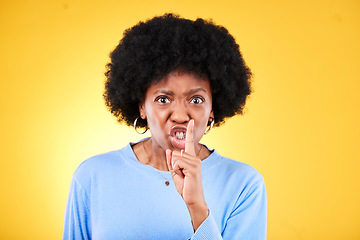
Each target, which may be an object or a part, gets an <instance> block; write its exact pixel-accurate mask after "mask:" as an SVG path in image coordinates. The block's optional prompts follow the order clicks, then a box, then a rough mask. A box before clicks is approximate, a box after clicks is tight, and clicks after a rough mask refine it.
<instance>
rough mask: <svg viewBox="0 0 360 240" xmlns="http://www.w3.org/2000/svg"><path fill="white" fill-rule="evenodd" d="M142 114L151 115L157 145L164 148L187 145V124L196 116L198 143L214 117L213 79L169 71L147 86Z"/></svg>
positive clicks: (153, 139) (181, 147)
mask: <svg viewBox="0 0 360 240" xmlns="http://www.w3.org/2000/svg"><path fill="white" fill-rule="evenodd" d="M140 116H141V117H142V118H146V119H147V122H148V127H149V129H150V131H151V135H152V137H151V138H152V141H153V146H154V144H155V146H158V147H160V148H162V149H163V150H166V149H172V150H174V149H184V148H185V137H186V130H187V125H188V123H189V121H190V120H191V119H193V120H194V136H193V140H194V143H195V147H197V145H198V143H199V141H200V139H201V138H202V136H203V135H204V132H205V130H206V127H207V124H208V122H209V121H212V119H213V118H214V115H213V111H212V98H211V88H210V82H209V80H208V79H207V78H200V77H198V76H196V75H194V74H191V73H179V72H178V71H174V72H172V73H170V74H168V75H167V76H165V77H164V78H163V79H161V81H160V82H158V83H156V84H153V85H151V86H150V87H149V88H148V89H147V91H146V94H145V101H144V102H143V103H142V104H141V105H140Z"/></svg>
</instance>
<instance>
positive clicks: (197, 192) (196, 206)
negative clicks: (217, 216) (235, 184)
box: [166, 120, 208, 230]
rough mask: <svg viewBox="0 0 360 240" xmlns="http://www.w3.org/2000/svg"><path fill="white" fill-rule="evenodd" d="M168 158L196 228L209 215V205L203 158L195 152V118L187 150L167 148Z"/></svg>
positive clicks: (189, 124)
mask: <svg viewBox="0 0 360 240" xmlns="http://www.w3.org/2000/svg"><path fill="white" fill-rule="evenodd" d="M166 160H167V164H168V168H169V170H170V173H171V175H172V178H173V179H174V184H175V186H176V189H177V191H178V192H179V194H180V195H181V197H182V198H183V199H184V201H185V204H186V206H187V207H188V209H189V212H190V216H191V219H192V222H193V227H194V230H196V229H197V228H198V227H199V226H200V224H201V223H202V222H203V221H204V220H205V219H206V217H207V216H208V207H207V205H206V202H205V198H204V193H203V187H202V177H201V159H200V158H199V157H198V156H196V153H195V143H194V120H190V121H189V123H188V126H187V130H186V143H185V150H175V151H171V150H169V149H167V150H166Z"/></svg>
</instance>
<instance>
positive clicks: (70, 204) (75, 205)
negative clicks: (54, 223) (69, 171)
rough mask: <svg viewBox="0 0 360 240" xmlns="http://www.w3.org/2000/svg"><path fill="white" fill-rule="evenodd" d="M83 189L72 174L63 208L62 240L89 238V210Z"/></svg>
mask: <svg viewBox="0 0 360 240" xmlns="http://www.w3.org/2000/svg"><path fill="white" fill-rule="evenodd" d="M87 203H88V201H87V196H86V192H85V191H84V189H83V188H82V187H81V185H80V184H79V183H78V181H77V180H76V177H75V176H74V177H73V179H72V182H71V186H70V192H69V196H68V201H67V205H66V210H65V219H64V232H63V240H75V239H76V240H80V239H81V240H85V239H86V240H90V239H91V226H90V211H89V206H88V204H87Z"/></svg>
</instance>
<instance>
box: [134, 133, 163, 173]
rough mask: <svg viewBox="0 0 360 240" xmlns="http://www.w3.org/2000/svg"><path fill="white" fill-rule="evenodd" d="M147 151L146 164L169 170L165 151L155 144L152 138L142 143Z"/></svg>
mask: <svg viewBox="0 0 360 240" xmlns="http://www.w3.org/2000/svg"><path fill="white" fill-rule="evenodd" d="M140 144H142V146H143V150H144V152H145V159H144V162H142V161H141V160H140V161H141V162H142V163H144V164H147V165H150V166H152V167H154V168H156V169H158V170H161V171H169V169H168V167H167V163H166V156H165V151H164V150H163V149H162V148H161V147H158V146H155V144H154V143H153V141H152V139H151V138H149V139H147V140H144V141H143V142H142V143H140Z"/></svg>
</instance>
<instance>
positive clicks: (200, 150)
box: [133, 138, 210, 171]
mask: <svg viewBox="0 0 360 240" xmlns="http://www.w3.org/2000/svg"><path fill="white" fill-rule="evenodd" d="M133 150H134V153H135V155H136V157H137V159H138V160H139V162H141V163H143V164H146V165H149V166H152V167H154V168H156V169H158V170H160V171H169V169H168V167H167V163H166V156H165V151H164V149H162V148H161V147H160V146H158V145H157V144H155V143H154V142H153V140H152V138H149V139H147V140H144V141H142V142H140V143H138V144H136V145H134V146H133ZM196 153H197V156H198V157H199V158H200V159H201V160H203V159H205V158H207V157H208V156H209V155H210V151H209V150H208V149H207V148H206V147H203V146H202V145H201V144H198V146H197V147H196Z"/></svg>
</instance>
